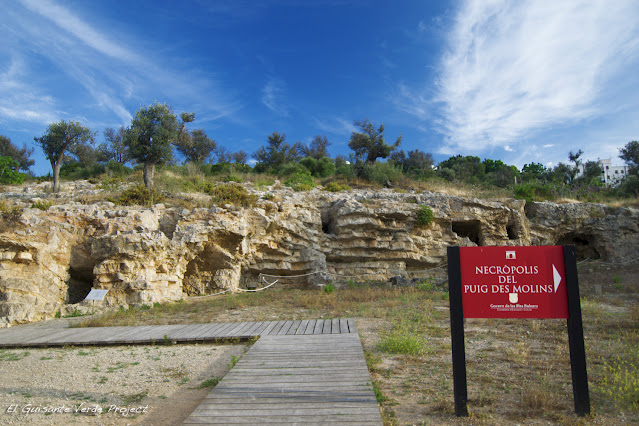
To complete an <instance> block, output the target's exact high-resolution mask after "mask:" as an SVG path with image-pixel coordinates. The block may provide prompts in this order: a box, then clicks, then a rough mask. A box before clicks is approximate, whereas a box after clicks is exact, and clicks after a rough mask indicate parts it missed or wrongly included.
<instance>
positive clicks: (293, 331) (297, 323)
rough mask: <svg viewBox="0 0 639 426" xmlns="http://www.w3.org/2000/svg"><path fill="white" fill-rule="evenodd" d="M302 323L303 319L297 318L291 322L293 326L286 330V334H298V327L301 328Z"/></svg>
mask: <svg viewBox="0 0 639 426" xmlns="http://www.w3.org/2000/svg"><path fill="white" fill-rule="evenodd" d="M301 323H302V321H300V320H297V321H293V324H291V328H289V329H288V331H287V332H286V334H291V335H292V334H297V329H298V328H299V326H300V324H301Z"/></svg>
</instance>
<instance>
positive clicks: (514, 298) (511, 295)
mask: <svg viewBox="0 0 639 426" xmlns="http://www.w3.org/2000/svg"><path fill="white" fill-rule="evenodd" d="M508 301H509V302H510V303H517V302H519V295H518V294H517V293H508Z"/></svg>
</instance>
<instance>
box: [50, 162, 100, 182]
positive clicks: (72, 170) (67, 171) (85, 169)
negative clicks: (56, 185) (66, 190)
mask: <svg viewBox="0 0 639 426" xmlns="http://www.w3.org/2000/svg"><path fill="white" fill-rule="evenodd" d="M105 171H106V168H105V167H104V165H102V164H98V163H95V164H92V165H90V166H84V165H82V164H81V163H78V162H73V163H66V164H63V165H62V166H60V177H61V178H64V179H68V180H79V179H89V178H92V177H97V176H100V175H101V174H104V173H105Z"/></svg>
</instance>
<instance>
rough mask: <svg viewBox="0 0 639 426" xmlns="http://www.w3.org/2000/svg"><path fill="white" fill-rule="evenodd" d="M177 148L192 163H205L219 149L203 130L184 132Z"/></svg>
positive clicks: (177, 143)
mask: <svg viewBox="0 0 639 426" xmlns="http://www.w3.org/2000/svg"><path fill="white" fill-rule="evenodd" d="M175 147H176V148H177V150H178V151H179V152H180V153H181V154H182V155H183V156H184V158H185V159H186V161H189V162H191V163H204V162H205V161H206V160H208V159H209V158H210V157H211V154H212V153H213V151H215V149H216V148H217V143H215V140H214V139H210V138H209V137H208V136H207V135H206V132H205V131H204V130H203V129H196V130H193V131H192V132H188V131H184V132H183V136H182V137H181V138H178V140H177V141H176V142H175Z"/></svg>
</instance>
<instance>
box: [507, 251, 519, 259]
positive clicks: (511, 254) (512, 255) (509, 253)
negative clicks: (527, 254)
mask: <svg viewBox="0 0 639 426" xmlns="http://www.w3.org/2000/svg"><path fill="white" fill-rule="evenodd" d="M506 259H509V260H512V259H517V253H516V252H514V251H507V252H506Z"/></svg>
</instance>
